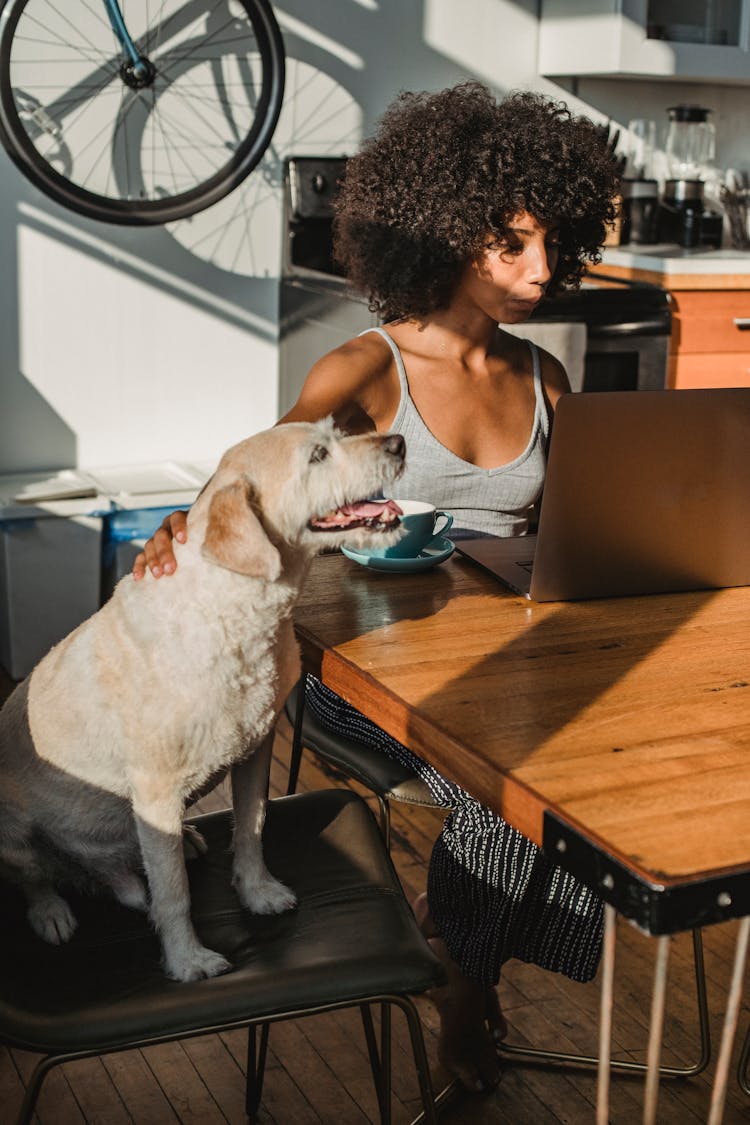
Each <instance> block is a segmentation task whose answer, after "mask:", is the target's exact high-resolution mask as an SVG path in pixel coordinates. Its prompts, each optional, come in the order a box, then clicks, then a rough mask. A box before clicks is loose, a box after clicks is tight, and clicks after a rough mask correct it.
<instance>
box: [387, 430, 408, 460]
mask: <svg viewBox="0 0 750 1125" xmlns="http://www.w3.org/2000/svg"><path fill="white" fill-rule="evenodd" d="M383 449H384V450H385V451H386V453H392V454H393V456H394V457H400V458H401V460H402V461H403V459H404V457H405V456H406V441H405V439H404V438H403V436H402V435H401V434H389V435H388V437H387V438H385V439H384V441H383Z"/></svg>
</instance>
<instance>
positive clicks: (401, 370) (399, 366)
mask: <svg viewBox="0 0 750 1125" xmlns="http://www.w3.org/2000/svg"><path fill="white" fill-rule="evenodd" d="M368 332H377V334H378V336H382V337H383V339H384V340H385V342H386V344H387V345H388V347H389V348H390V349H391V354H392V355H393V358H394V360H395V361H396V370H397V371H398V381H399V385H400V387H401V399H402V401H403V400H404V398H406V396H407V395H408V394H409V381H408V379H407V378H406V368H405V367H404V361H403V359H402V357H401V352H400V350H399V346H398V344H397V343H396V341H395V340H394V339H393V337H392V336H390V335H389V334H388V333H387V332H386V330H385V328H381V327H379V326H378V327H376V328H375V327H374V328H365V330H364V332H360V333H359V335H360V336H366V335H367V333H368Z"/></svg>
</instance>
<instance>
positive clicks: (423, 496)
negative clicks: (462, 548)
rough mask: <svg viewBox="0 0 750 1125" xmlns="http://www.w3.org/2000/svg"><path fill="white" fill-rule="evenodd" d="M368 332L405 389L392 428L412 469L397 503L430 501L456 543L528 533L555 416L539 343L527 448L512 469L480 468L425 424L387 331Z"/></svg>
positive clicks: (396, 489) (395, 493) (395, 491)
mask: <svg viewBox="0 0 750 1125" xmlns="http://www.w3.org/2000/svg"><path fill="white" fill-rule="evenodd" d="M366 331H367V332H377V333H378V334H379V335H380V336H382V337H383V339H384V340H385V341H386V342H387V344H388V346H389V347H390V349H391V351H392V353H393V358H394V360H395V361H396V368H397V370H398V378H399V383H400V386H401V400H400V402H399V406H398V410H397V411H396V417H395V418H394V419H393V424H392V426H391V429H392V430H393V431H394V432H395V433H400V434H403V436H404V438H405V439H406V469H405V471H404V475H403V476H402V477H401V479H400V480H398V481H397V482H396V484H395V485H394V486H393V488H392V489H391V490H390V495H391V496H392V497H393V498H394V500H399V499H401V500H406V499H411V500H425V501H427V502H428V503H430V504H434V505H435V507H436V508H442V509H443V510H444V511H448V512H451V513H452V515H453V527H452V529H451V531H450V533H449V534H450V538H452V539H459V538H465V537H466V536H467V535H477V534H484V535H504V536H510V535H524V534H525V533H526V531H527V530H528V526H529V516H530V509H531V508H532V506H533V505H534V503H535V502H536V501H537V500H538V499H539V497H540V496H541V492H542V484H543V482H544V473H545V469H546V466H547V456H546V448H547V440H548V438H549V414H548V411H547V403H546V400H545V398H544V392H543V390H542V376H541V367H540V363H539V352H538V350H537V347H536V345H535V344H533V343H532V342H531V341H530V340H529V341H527V343H528V345H529V348H530V349H531V357H532V363H533V370H534V394H535V398H536V408H535V410H534V421H533V424H532V427H531V436H530V437H529V440H528V443H527V445H526V448H525V449H524V451H523V453H521V454H520V455H519V456H518V457H516V458H515V459H514V460H513V461H509V462H508V464H507V465H499V466H498V467H497V468H496V469H480V468H478V467H477V466H476V465H472V464H471V462H470V461H464V460H463V459H462V458H461V457H457V456H456V454H455V453H451V451H450V449H447V448H446V447H445V446H444V445H442V444H441V443H440V442H439V441H438V440H437V438H436V437H434V436H433V434H432V432H431V431H430V430H428V428H427V426H426V425H425V423H424V422H423V421H422V418H421V416H420V414H419V411H418V410H417V408H416V406H415V405H414V403H413V402H412V399H411V395H410V394H409V383H408V380H407V378H406V369H405V367H404V361H403V359H402V357H401V352H400V351H399V348H398V345H397V344H396V342H395V341H394V340H393V339H392V338H391V337H390V336H389V335H388V333H387V332H386V330H385V329H384V328H368V329H367V330H366ZM361 335H363V336H364V335H365V333H364V332H363V333H361Z"/></svg>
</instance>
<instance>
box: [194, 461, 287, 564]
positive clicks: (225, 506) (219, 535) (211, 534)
mask: <svg viewBox="0 0 750 1125" xmlns="http://www.w3.org/2000/svg"><path fill="white" fill-rule="evenodd" d="M255 503H256V497H255V495H254V493H253V491H252V488H251V486H250V485H249V484H248V483H247V481H245V480H236V481H235V482H234V483H233V484H230V485H227V486H226V488H221V489H219V491H218V492H216V493H215V494H214V495H213V496H212V497H211V502H210V504H209V508H208V526H207V528H206V535H205V538H204V540H203V546H202V547H201V552H202V554H203V555H204V557H205V558H207V559H208V561H209V562H212V563H215V564H216V565H217V566H223V567H225V568H226V569H227V570H233V571H235V572H236V573H237V574H246V575H247V576H248V577H250V578H265V579H267V580H268V581H269V582H274V581H275V580H276V579H277V578H278V577H279V575H280V574H281V556H280V555H279V552H278V551H277V550H276V548H275V547H274V545H273V543H272V542H271V540H270V539H269V538H268V536H267V535H266V533H265V531H264V530H263V526H262V524H261V522H260V520H259V519H258V516H257V515H256V513H255V510H254V506H255Z"/></svg>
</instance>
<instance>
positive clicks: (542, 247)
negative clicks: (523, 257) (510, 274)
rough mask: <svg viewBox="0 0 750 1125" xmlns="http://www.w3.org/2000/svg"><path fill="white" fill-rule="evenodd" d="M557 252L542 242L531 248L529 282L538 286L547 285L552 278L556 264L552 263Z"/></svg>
mask: <svg viewBox="0 0 750 1125" xmlns="http://www.w3.org/2000/svg"><path fill="white" fill-rule="evenodd" d="M554 253H555V251H554V250H553V249H551V248H550V247H549V246H547V244H546V243H544V242H541V243H539V244H535V245H534V246H532V247H530V254H529V259H530V260H529V280H530V281H533V282H535V283H536V284H537V285H546V284H547V283H548V282H549V281H550V280H551V278H552V273H553V270H554V263H553V262H552V261H551V259H552V257H553V255H554Z"/></svg>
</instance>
